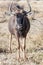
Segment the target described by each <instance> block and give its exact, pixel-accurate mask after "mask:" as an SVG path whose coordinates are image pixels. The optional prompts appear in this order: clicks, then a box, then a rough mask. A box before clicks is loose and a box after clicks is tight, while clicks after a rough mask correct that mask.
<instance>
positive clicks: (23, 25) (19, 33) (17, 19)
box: [8, 5, 31, 58]
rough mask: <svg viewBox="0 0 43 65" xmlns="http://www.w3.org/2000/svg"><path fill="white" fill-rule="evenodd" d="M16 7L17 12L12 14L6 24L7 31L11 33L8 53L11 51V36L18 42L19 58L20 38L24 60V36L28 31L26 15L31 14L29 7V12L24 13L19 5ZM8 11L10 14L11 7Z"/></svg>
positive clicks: (28, 25) (28, 24) (28, 21)
mask: <svg viewBox="0 0 43 65" xmlns="http://www.w3.org/2000/svg"><path fill="white" fill-rule="evenodd" d="M29 6H30V5H29ZM16 7H17V10H16V12H15V13H14V14H13V16H11V18H10V20H9V24H8V27H9V31H10V33H11V39H10V51H11V42H12V35H14V36H15V37H16V39H17V41H18V49H19V58H20V48H21V49H22V46H20V38H24V56H25V58H26V53H25V49H26V36H27V33H28V31H29V29H30V20H29V19H28V17H27V14H28V13H30V12H31V7H30V11H29V12H26V11H24V10H23V9H22V8H21V7H20V6H19V5H17V6H16ZM21 10H22V12H21ZM10 11H11V12H12V7H10Z"/></svg>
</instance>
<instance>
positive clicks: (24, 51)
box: [24, 37, 28, 59]
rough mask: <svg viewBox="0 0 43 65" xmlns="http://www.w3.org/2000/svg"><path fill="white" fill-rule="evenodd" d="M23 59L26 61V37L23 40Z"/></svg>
mask: <svg viewBox="0 0 43 65" xmlns="http://www.w3.org/2000/svg"><path fill="white" fill-rule="evenodd" d="M24 59H28V58H27V57H26V37H25V38H24Z"/></svg>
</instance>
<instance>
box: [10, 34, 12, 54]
mask: <svg viewBox="0 0 43 65" xmlns="http://www.w3.org/2000/svg"><path fill="white" fill-rule="evenodd" d="M11 43H12V34H11V38H10V52H11V53H12V49H11Z"/></svg>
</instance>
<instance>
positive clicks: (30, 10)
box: [27, 0, 31, 13]
mask: <svg viewBox="0 0 43 65" xmlns="http://www.w3.org/2000/svg"><path fill="white" fill-rule="evenodd" d="M27 3H28V6H29V8H30V11H28V12H27V13H30V12H31V6H30V4H29V1H28V0H27Z"/></svg>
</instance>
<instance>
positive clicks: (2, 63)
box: [0, 1, 43, 65]
mask: <svg viewBox="0 0 43 65" xmlns="http://www.w3.org/2000/svg"><path fill="white" fill-rule="evenodd" d="M4 3H5V2H4ZM6 3H7V2H6ZM24 3H26V2H24ZM2 4H3V2H0V5H2ZM22 4H23V3H21V5H22ZM30 4H31V6H32V11H33V10H35V11H38V13H35V15H34V18H37V20H34V21H33V20H31V17H32V15H29V16H30V24H31V27H30V31H29V33H28V35H27V40H26V43H27V44H26V45H27V47H26V53H27V57H28V60H26V61H23V60H21V61H20V62H19V61H18V60H17V59H16V58H17V56H18V52H17V50H16V48H17V41H16V39H15V38H14V36H13V40H12V53H9V47H10V33H9V31H8V22H9V18H10V16H7V15H5V16H6V17H5V18H3V14H0V15H1V16H0V22H2V21H5V22H3V23H0V65H43V2H41V1H40V2H37V1H31V2H30ZM3 5H4V4H3ZM24 5H25V6H26V4H24ZM36 5H37V6H36ZM25 6H24V7H25ZM40 7H41V8H40ZM26 8H27V7H26ZM3 9H4V10H3V11H1V10H0V12H2V13H3V12H5V11H6V9H5V8H3ZM27 9H28V8H27ZM39 9H40V10H39ZM38 20H39V21H38ZM22 56H23V53H22V52H21V57H22Z"/></svg>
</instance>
